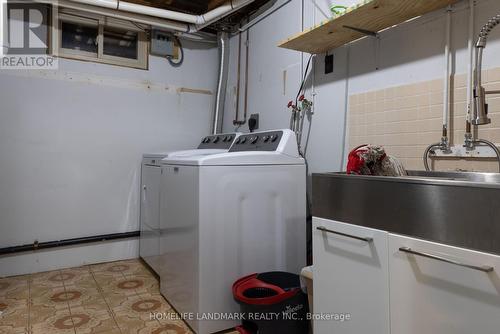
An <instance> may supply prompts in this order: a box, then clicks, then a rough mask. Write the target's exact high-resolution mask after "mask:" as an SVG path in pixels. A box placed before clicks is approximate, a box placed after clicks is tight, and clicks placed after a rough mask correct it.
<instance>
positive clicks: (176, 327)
mask: <svg viewBox="0 0 500 334" xmlns="http://www.w3.org/2000/svg"><path fill="white" fill-rule="evenodd" d="M0 312H2V313H1V315H0V333H2V334H10V333H13V334H14V333H15V334H17V333H33V334H59V333H61V334H62V333H64V334H83V333H102V334H104V333H110V334H114V333H122V334H125V333H140V334H142V333H163V334H187V333H192V332H191V331H190V330H189V328H188V327H187V326H186V324H184V322H183V321H182V320H175V316H173V317H171V319H164V320H163V319H162V320H156V319H154V318H153V319H151V318H150V314H151V312H161V313H172V314H175V311H174V310H173V309H172V308H171V306H170V305H169V304H168V303H167V302H166V301H165V299H164V298H163V297H162V296H161V295H160V292H159V284H158V280H157V278H156V277H155V276H154V275H153V274H152V273H151V272H150V271H149V269H148V268H146V267H145V265H144V264H143V263H142V262H141V261H140V260H138V259H137V260H126V261H118V262H111V263H103V264H96V265H88V266H83V267H78V268H71V269H64V270H56V271H51V272H44V273H37V274H32V275H25V276H15V277H8V278H2V279H0ZM172 318H174V319H172Z"/></svg>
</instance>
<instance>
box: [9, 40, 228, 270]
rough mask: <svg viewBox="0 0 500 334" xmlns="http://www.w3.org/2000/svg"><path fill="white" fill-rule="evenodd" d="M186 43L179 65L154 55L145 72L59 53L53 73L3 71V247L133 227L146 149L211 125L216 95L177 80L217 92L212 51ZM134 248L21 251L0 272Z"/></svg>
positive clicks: (191, 138)
mask: <svg viewBox="0 0 500 334" xmlns="http://www.w3.org/2000/svg"><path fill="white" fill-rule="evenodd" d="M184 46H185V62H184V64H183V65H182V66H181V67H180V68H173V67H171V66H170V65H169V64H168V63H167V61H166V60H165V59H161V58H158V57H150V65H149V70H148V71H144V70H136V69H128V68H122V67H116V66H111V65H103V64H95V63H87V62H80V61H73V60H64V59H61V61H60V64H59V71H58V72H56V73H50V76H51V77H54V76H55V77H56V78H51V79H47V78H43V77H40V73H38V72H33V73H30V72H23V73H21V72H8V71H2V72H0V87H1V90H0V101H2V106H1V108H0V247H7V246H14V245H20V244H26V243H32V242H33V241H34V240H38V241H40V242H42V241H51V240H58V239H66V238H75V237H83V236H91V235H97V234H107V233H116V232H125V231H135V230H138V227H139V226H138V216H139V212H138V190H139V180H140V161H141V156H142V154H143V153H144V152H152V151H166V150H172V149H184V148H190V147H194V146H195V145H197V143H198V141H199V139H200V138H201V136H203V135H205V134H207V133H208V132H209V131H210V120H211V114H212V106H213V95H202V94H191V93H181V94H178V93H176V90H175V88H176V87H189V88H196V89H206V90H211V91H213V90H214V89H215V85H216V77H217V76H216V74H217V57H218V56H217V49H216V48H214V46H212V45H209V46H207V45H206V44H193V43H190V42H184ZM63 77H66V79H63ZM86 79H89V82H82V80H86ZM148 85H149V86H150V87H153V89H148V88H147V87H148ZM161 85H163V86H165V85H168V86H169V87H170V88H172V90H169V91H167V90H163V91H162V90H159V89H156V88H154V87H158V86H161ZM137 256H138V240H127V241H119V242H108V243H104V244H99V245H96V244H93V245H89V246H84V247H72V248H67V249H58V250H57V251H54V250H52V251H39V252H36V253H33V254H31V253H24V254H21V255H16V256H8V257H5V256H4V257H0V276H5V275H13V274H21V273H26V272H35V271H44V270H50V269H55V268H61V267H69V266H76V265H80V264H83V263H89V262H102V261H109V260H117V259H123V258H130V257H137Z"/></svg>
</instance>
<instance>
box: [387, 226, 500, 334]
mask: <svg viewBox="0 0 500 334" xmlns="http://www.w3.org/2000/svg"><path fill="white" fill-rule="evenodd" d="M499 242H500V240H499ZM400 248H401V249H402V250H403V251H401V250H400ZM408 248H409V249H408ZM405 251H406V252H405ZM408 251H410V252H414V253H415V254H412V253H407V252H408ZM427 256H430V257H431V258H429V257H427ZM433 257H436V258H433ZM443 260H444V261H447V260H451V261H454V262H455V263H447V262H444V261H443ZM462 264H463V265H469V266H471V267H464V266H462ZM476 267H477V268H476ZM488 267H491V268H496V270H497V271H493V272H488V270H489V268H488ZM389 268H390V270H389V272H390V275H389V279H390V296H391V299H390V305H391V307H390V309H391V333H393V334H422V333H439V334H471V333H477V334H498V333H500V277H499V274H500V272H499V270H500V256H495V255H491V254H485V253H481V252H475V251H471V250H466V249H462V248H457V247H451V246H446V245H442V244H437V243H433V242H428V241H422V240H418V239H414V238H408V237H402V236H399V235H392V234H391V235H389Z"/></svg>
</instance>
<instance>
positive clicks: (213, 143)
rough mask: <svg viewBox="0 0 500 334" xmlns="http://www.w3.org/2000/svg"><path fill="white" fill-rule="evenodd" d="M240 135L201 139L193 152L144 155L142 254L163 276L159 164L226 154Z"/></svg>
mask: <svg viewBox="0 0 500 334" xmlns="http://www.w3.org/2000/svg"><path fill="white" fill-rule="evenodd" d="M238 135H239V133H225V134H218V135H212V136H206V137H204V138H202V140H201V143H200V144H199V145H198V148H196V149H192V150H183V151H172V152H163V153H148V154H144V155H143V156H142V166H141V200H140V201H141V202H140V230H141V236H140V241H139V254H140V256H141V258H142V259H144V261H146V263H147V264H148V265H149V266H150V267H151V268H152V269H153V270H154V271H155V272H156V273H158V274H160V258H159V255H160V237H161V235H160V234H161V230H160V198H161V194H160V182H161V166H160V161H161V159H163V158H166V157H174V156H175V157H188V156H192V155H200V154H202V155H208V154H216V153H222V152H227V151H228V150H229V148H230V147H231V144H232V143H233V141H234V139H235V138H236V137H237V136H238Z"/></svg>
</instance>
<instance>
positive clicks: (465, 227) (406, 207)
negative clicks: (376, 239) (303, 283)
mask: <svg viewBox="0 0 500 334" xmlns="http://www.w3.org/2000/svg"><path fill="white" fill-rule="evenodd" d="M312 194H313V215H314V216H317V217H322V218H327V219H334V220H337V221H341V222H345V223H351V224H355V225H360V226H366V227H372V228H376V229H381V230H385V231H389V232H393V233H398V234H402V235H408V236H413V237H418V238H422V239H427V240H431V241H436V242H441V243H446V244H451V245H456V246H460V247H465V248H471V249H477V250H482V251H486V252H492V253H496V254H500V174H497V173H470V172H425V171H409V172H408V175H407V176H404V177H384V176H358V175H346V174H345V173H320V174H313V192H312Z"/></svg>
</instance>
